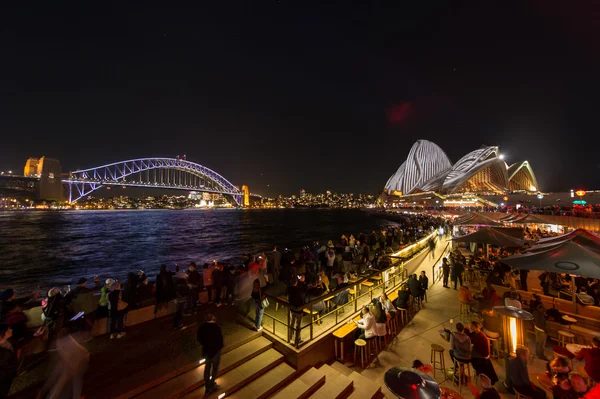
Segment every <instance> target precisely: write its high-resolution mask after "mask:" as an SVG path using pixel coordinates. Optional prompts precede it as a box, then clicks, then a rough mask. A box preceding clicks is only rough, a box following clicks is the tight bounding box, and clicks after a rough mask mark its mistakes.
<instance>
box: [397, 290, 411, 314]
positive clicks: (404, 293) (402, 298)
mask: <svg viewBox="0 0 600 399" xmlns="http://www.w3.org/2000/svg"><path fill="white" fill-rule="evenodd" d="M409 301H410V293H409V292H408V287H407V286H406V285H403V286H402V287H400V290H399V291H398V298H397V299H396V303H395V305H396V307H397V308H398V309H408V304H409Z"/></svg>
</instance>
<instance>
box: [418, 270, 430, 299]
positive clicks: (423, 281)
mask: <svg viewBox="0 0 600 399" xmlns="http://www.w3.org/2000/svg"><path fill="white" fill-rule="evenodd" d="M419 284H420V285H421V291H422V292H423V295H422V296H421V301H423V300H424V299H425V294H426V292H427V290H428V289H429V278H428V277H427V276H426V274H425V270H422V271H421V275H420V276H419Z"/></svg>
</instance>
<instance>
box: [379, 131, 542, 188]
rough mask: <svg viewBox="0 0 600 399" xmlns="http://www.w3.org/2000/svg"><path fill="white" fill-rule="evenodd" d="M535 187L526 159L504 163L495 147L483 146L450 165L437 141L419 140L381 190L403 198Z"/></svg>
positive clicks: (535, 183)
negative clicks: (424, 194) (421, 194)
mask: <svg viewBox="0 0 600 399" xmlns="http://www.w3.org/2000/svg"><path fill="white" fill-rule="evenodd" d="M537 190H538V185H537V181H536V179H535V174H534V173H533V170H532V169H531V165H529V163H528V162H527V161H523V162H517V163H514V164H512V165H510V166H509V165H507V164H506V162H504V160H503V157H502V156H501V155H500V153H499V151H498V147H493V146H482V147H481V148H479V149H477V150H475V151H471V152H469V153H468V154H467V155H465V156H463V157H462V158H461V159H460V160H458V162H456V163H455V164H454V165H453V164H452V162H451V161H450V159H449V158H448V156H447V155H446V154H445V153H444V151H443V150H442V149H441V148H440V147H438V146H437V145H436V144H434V143H432V142H430V141H427V140H419V141H417V142H416V143H415V144H414V145H413V146H412V148H411V149H410V152H409V153H408V157H407V158H406V161H404V163H402V165H400V167H399V168H398V170H397V171H396V173H394V174H393V175H392V177H390V178H389V180H388V181H387V183H386V185H385V190H384V191H385V193H386V194H387V195H391V196H397V197H403V196H407V195H409V196H410V195H415V194H420V193H435V194H437V195H440V196H449V195H450V196H453V195H458V194H475V195H498V194H506V193H508V192H514V191H521V192H535V191H537Z"/></svg>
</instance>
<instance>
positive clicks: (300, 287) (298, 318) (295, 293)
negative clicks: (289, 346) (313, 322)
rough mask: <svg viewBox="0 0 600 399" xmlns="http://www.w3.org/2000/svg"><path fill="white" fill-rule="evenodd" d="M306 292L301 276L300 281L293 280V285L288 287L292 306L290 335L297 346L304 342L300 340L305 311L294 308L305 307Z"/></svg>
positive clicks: (289, 300)
mask: <svg viewBox="0 0 600 399" xmlns="http://www.w3.org/2000/svg"><path fill="white" fill-rule="evenodd" d="M304 291H305V290H304V276H300V280H299V279H297V278H292V285H291V286H289V287H288V302H289V303H290V305H291V309H290V313H291V318H290V319H291V320H290V335H291V337H292V341H294V342H295V343H296V345H299V344H300V343H301V342H302V339H301V338H300V325H301V324H302V316H303V311H302V310H296V309H294V308H299V307H301V306H302V305H304ZM294 336H295V340H294Z"/></svg>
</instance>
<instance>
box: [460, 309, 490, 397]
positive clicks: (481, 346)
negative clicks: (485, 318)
mask: <svg viewBox="0 0 600 399" xmlns="http://www.w3.org/2000/svg"><path fill="white" fill-rule="evenodd" d="M465 333H466V334H467V335H468V336H469V338H470V339H471V343H472V344H473V349H472V351H471V363H472V364H473V368H474V369H475V372H476V373H477V374H485V375H487V376H488V377H489V379H490V380H491V382H492V385H494V384H495V383H496V382H497V381H498V376H497V375H496V371H495V370H494V366H493V365H492V362H491V361H490V340H489V339H488V337H487V336H486V335H485V333H484V332H483V331H481V323H479V322H478V321H473V322H472V323H471V325H470V326H469V327H468V328H466V329H465Z"/></svg>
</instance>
